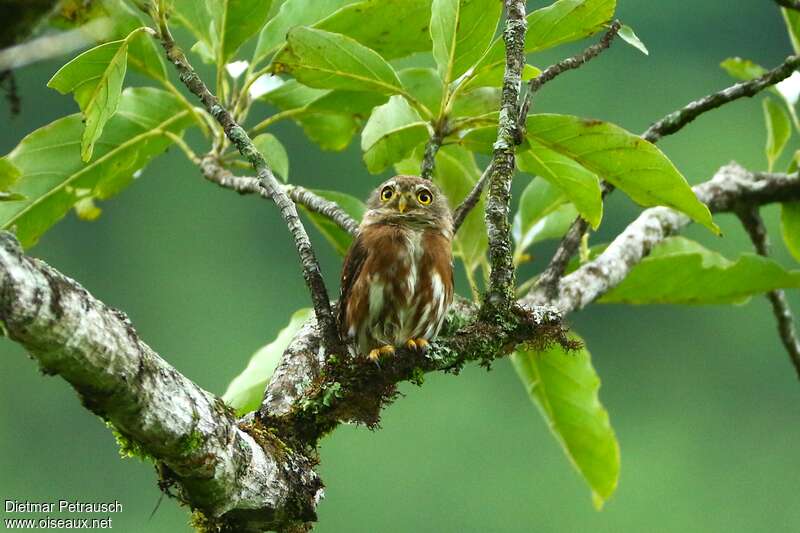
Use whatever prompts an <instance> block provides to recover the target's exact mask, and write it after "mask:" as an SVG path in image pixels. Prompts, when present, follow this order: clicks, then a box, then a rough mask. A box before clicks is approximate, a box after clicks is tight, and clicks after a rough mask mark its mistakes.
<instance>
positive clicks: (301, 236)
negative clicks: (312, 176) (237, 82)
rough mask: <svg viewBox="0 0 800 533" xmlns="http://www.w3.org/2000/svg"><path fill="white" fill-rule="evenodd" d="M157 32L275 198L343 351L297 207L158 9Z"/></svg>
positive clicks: (320, 311)
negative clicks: (191, 60)
mask: <svg viewBox="0 0 800 533" xmlns="http://www.w3.org/2000/svg"><path fill="white" fill-rule="evenodd" d="M159 15H160V16H159V20H158V23H159V33H160V38H161V44H162V45H163V47H164V50H165V51H166V54H167V58H168V59H169V60H170V62H171V63H172V64H173V65H175V68H176V69H177V70H178V73H179V75H180V79H181V81H182V82H183V83H184V85H186V87H187V88H188V89H189V90H190V91H191V92H192V93H193V94H194V95H195V96H197V97H198V98H199V99H200V101H201V102H203V105H204V106H205V108H206V110H208V112H209V113H210V114H211V116H213V117H214V118H215V119H216V121H217V122H219V124H220V125H221V126H222V128H223V130H224V131H225V135H226V136H227V137H228V139H229V140H230V141H231V142H232V143H233V144H234V146H236V148H237V149H238V150H239V152H240V153H241V154H242V155H243V156H244V157H245V159H247V160H248V161H249V162H250V164H252V165H253V169H255V171H256V177H257V179H258V182H259V185H260V186H261V187H262V188H263V189H264V190H265V191H266V192H267V194H268V196H269V197H270V198H271V199H272V200H273V201H274V202H275V204H276V205H277V206H278V209H279V210H280V213H281V216H282V217H283V220H284V222H286V225H287V227H288V228H289V232H290V233H291V234H292V237H293V238H294V243H295V247H296V248H297V252H298V254H299V256H300V262H301V265H302V268H303V278H304V279H305V281H306V285H307V286H308V289H309V291H310V292H311V301H312V303H313V305H314V313H315V315H316V316H317V320H318V321H319V325H320V328H321V330H322V335H323V339H324V343H325V346H326V347H327V348H328V349H329V350H330V353H344V352H345V349H344V344H343V343H342V340H341V339H340V338H339V331H338V328H337V325H336V319H335V317H334V315H333V312H332V311H331V304H330V300H329V298H328V291H327V289H326V287H325V280H324V279H323V278H322V274H321V272H320V268H319V262H318V261H317V258H316V255H315V254H314V249H313V247H312V246H311V241H310V240H309V238H308V233H306V230H305V227H303V223H302V222H301V221H300V217H299V215H298V214H297V207H296V206H295V204H294V202H293V201H292V200H291V198H289V196H288V195H287V194H286V192H285V191H284V190H283V189H282V188H281V186H280V184H279V183H278V180H277V179H276V178H275V176H274V175H273V173H272V171H271V170H270V168H269V166H268V165H267V162H266V160H265V159H264V156H263V155H261V153H259V151H258V150H257V149H256V147H255V146H254V145H253V141H252V140H251V139H250V137H249V136H248V135H247V132H246V131H245V130H244V129H243V128H242V127H241V126H240V125H239V124H237V123H236V121H235V120H234V119H233V117H232V116H231V114H230V113H229V112H228V111H227V110H226V109H225V108H224V107H223V106H222V105H221V104H220V103H219V101H218V100H217V98H216V97H215V96H214V95H213V94H212V93H211V91H209V89H208V87H206V85H205V83H203V80H201V79H200V77H199V76H198V75H197V73H196V72H195V71H194V69H193V68H192V66H191V64H190V63H189V61H188V59H186V56H185V55H184V54H183V52H181V50H180V49H179V48H178V46H177V44H176V43H175V40H174V39H173V37H172V34H171V33H170V30H169V27H168V25H167V21H166V14H165V13H163V12H160V13H159Z"/></svg>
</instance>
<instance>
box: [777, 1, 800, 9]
mask: <svg viewBox="0 0 800 533" xmlns="http://www.w3.org/2000/svg"><path fill="white" fill-rule="evenodd" d="M775 3H776V4H778V5H779V6H783V7H785V8H786V9H794V10H796V11H800V0H775Z"/></svg>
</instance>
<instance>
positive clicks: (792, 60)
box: [642, 56, 800, 143]
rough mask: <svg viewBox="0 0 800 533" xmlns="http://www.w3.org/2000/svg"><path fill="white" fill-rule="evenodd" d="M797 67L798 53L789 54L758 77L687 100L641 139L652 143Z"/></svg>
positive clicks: (770, 83)
mask: <svg viewBox="0 0 800 533" xmlns="http://www.w3.org/2000/svg"><path fill="white" fill-rule="evenodd" d="M798 66H800V56H789V57H787V58H786V60H785V61H784V62H783V63H781V64H780V65H778V66H777V67H775V68H774V69H772V70H770V71H769V72H767V73H766V74H764V75H763V76H761V77H758V78H754V79H752V80H749V81H743V82H739V83H737V84H735V85H732V86H730V87H727V88H725V89H723V90H721V91H719V92H716V93H714V94H709V95H708V96H704V97H703V98H701V99H699V100H695V101H694V102H690V103H688V104H687V105H685V106H684V107H682V108H681V109H678V110H677V111H673V112H672V113H670V114H669V115H667V116H665V117H664V118H662V119H661V120H659V121H658V122H656V123H655V124H653V125H652V126H650V127H649V128H648V129H647V131H645V132H644V133H643V134H642V138H643V139H646V140H648V141H650V142H652V143H654V142H657V141H658V140H659V139H661V137H664V136H666V135H671V134H673V133H675V132H677V131H679V130H680V129H682V128H683V127H684V126H686V125H687V124H688V123H690V122H691V121H693V120H694V119H696V118H697V117H698V116H700V115H702V114H703V113H705V112H707V111H711V110H712V109H716V108H718V107H720V106H722V105H725V104H727V103H729V102H733V101H734V100H738V99H739V98H743V97H745V96H747V97H750V96H755V95H756V94H758V93H760V92H761V91H763V90H764V89H766V88H768V87H772V86H773V85H775V84H776V83H778V82H781V81H783V80H785V79H786V78H788V77H789V76H791V75H792V72H794V71H795V69H797V67H798Z"/></svg>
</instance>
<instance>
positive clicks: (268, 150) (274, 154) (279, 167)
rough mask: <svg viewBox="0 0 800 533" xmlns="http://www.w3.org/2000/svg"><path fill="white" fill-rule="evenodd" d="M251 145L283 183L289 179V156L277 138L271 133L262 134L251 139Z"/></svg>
mask: <svg viewBox="0 0 800 533" xmlns="http://www.w3.org/2000/svg"><path fill="white" fill-rule="evenodd" d="M253 144H254V145H255V147H256V149H257V150H258V151H259V152H261V155H263V156H264V159H266V160H267V163H268V164H269V166H270V168H271V169H272V170H274V171H275V173H276V174H277V175H278V176H280V177H281V178H282V179H283V181H284V183H285V182H286V181H287V180H288V179H289V154H287V153H286V148H284V147H283V145H282V144H281V142H280V141H279V140H278V138H277V137H275V136H274V135H272V134H271V133H262V134H261V135H257V136H256V137H255V138H254V139H253Z"/></svg>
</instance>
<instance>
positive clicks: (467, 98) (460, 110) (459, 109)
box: [452, 87, 501, 117]
mask: <svg viewBox="0 0 800 533" xmlns="http://www.w3.org/2000/svg"><path fill="white" fill-rule="evenodd" d="M500 96H501V91H500V89H498V88H497V87H480V88H477V89H472V90H470V91H466V92H462V93H459V94H458V96H456V100H455V102H453V112H452V116H453V117H478V116H481V115H487V114H489V113H496V112H497V111H498V110H499V109H500Z"/></svg>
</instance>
